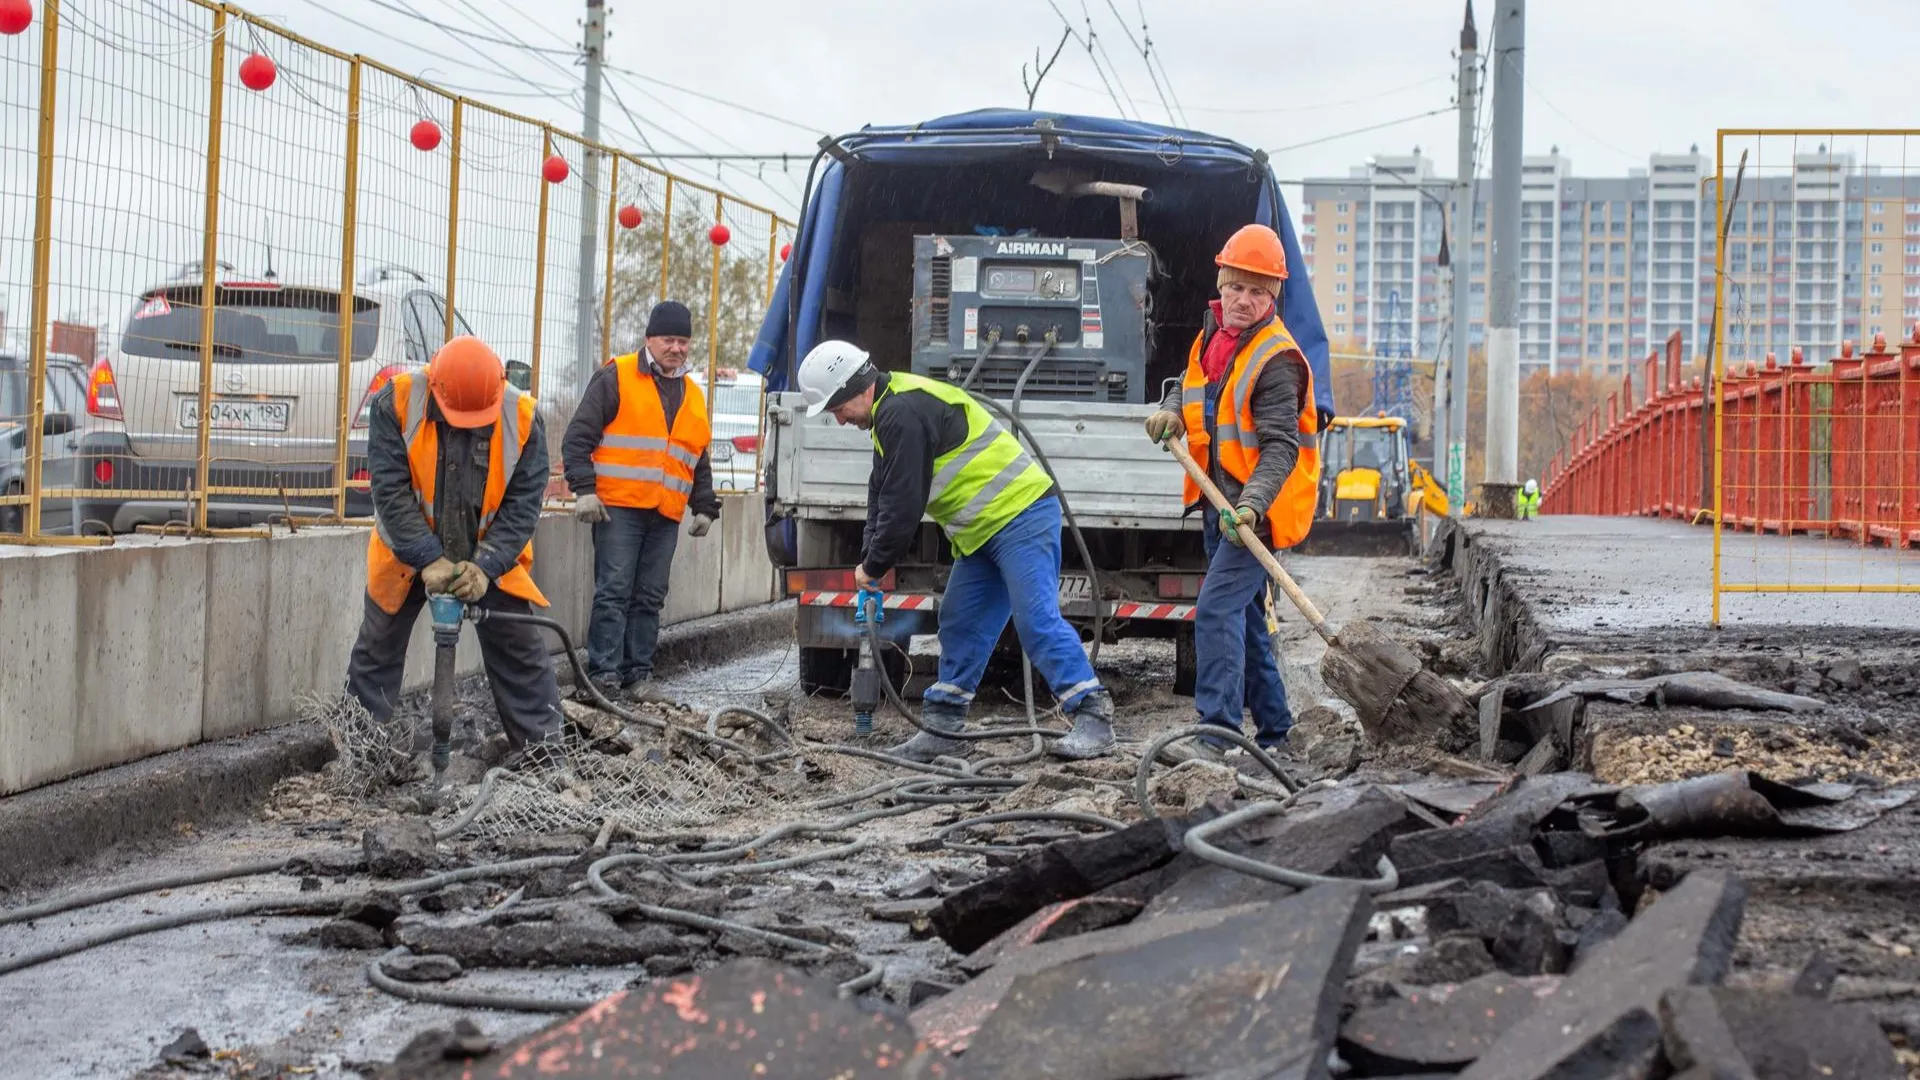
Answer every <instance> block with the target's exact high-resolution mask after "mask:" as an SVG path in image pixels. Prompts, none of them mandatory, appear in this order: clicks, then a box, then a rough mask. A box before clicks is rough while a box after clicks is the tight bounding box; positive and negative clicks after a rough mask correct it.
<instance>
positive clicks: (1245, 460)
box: [1180, 315, 1320, 548]
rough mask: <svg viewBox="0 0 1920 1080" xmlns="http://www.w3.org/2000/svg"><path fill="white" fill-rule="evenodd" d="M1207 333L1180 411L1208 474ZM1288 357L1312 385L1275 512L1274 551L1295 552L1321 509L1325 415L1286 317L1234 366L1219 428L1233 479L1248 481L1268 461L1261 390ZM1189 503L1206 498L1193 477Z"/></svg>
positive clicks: (1196, 351)
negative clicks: (1257, 413)
mask: <svg viewBox="0 0 1920 1080" xmlns="http://www.w3.org/2000/svg"><path fill="white" fill-rule="evenodd" d="M1206 336H1207V335H1206V331H1204V330H1203V331H1201V332H1200V333H1199V334H1198V335H1196V336H1195V337H1194V339H1193V351H1192V352H1190V353H1189V354H1188V356H1187V375H1186V378H1185V379H1184V380H1183V381H1182V383H1181V393H1180V412H1181V416H1182V419H1184V420H1185V421H1186V425H1187V452H1188V453H1190V454H1192V455H1193V460H1194V461H1195V462H1197V463H1199V465H1200V467H1201V468H1202V469H1205V468H1207V467H1208V462H1209V461H1210V460H1211V453H1212V447H1211V446H1210V442H1211V440H1210V439H1209V437H1208V435H1207V415H1206V408H1207V406H1206V402H1207V375H1206V372H1205V371H1204V370H1203V369H1202V368H1201V366H1200V351H1201V349H1202V348H1203V347H1204V345H1205V343H1206V340H1205V339H1206ZM1276 357H1285V358H1287V359H1288V360H1290V361H1292V362H1293V363H1296V364H1299V365H1300V374H1301V376H1302V378H1303V379H1304V380H1305V381H1304V382H1303V383H1302V385H1301V389H1300V456H1299V457H1298V458H1296V459H1295V461H1294V463H1293V471H1292V472H1291V473H1288V474H1287V481H1286V483H1285V484H1282V485H1281V487H1280V494H1279V495H1277V496H1275V497H1274V500H1273V505H1272V506H1270V507H1268V508H1267V523H1268V525H1269V526H1270V527H1271V528H1272V530H1273V540H1272V543H1273V546H1274V547H1276V548H1287V547H1292V546H1293V545H1295V544H1297V543H1299V542H1300V541H1302V540H1305V539H1306V538H1307V530H1308V529H1309V528H1311V527H1312V525H1313V511H1314V506H1315V505H1316V503H1317V502H1318V501H1319V496H1320V434H1319V433H1320V417H1319V414H1318V413H1317V412H1316V411H1315V410H1314V407H1313V369H1312V368H1310V367H1308V366H1307V362H1306V360H1305V359H1304V358H1303V357H1302V356H1301V354H1300V347H1299V346H1298V345H1296V344H1294V341H1293V335H1292V334H1289V333H1288V332H1287V328H1286V326H1285V325H1284V324H1283V323H1281V321H1280V318H1279V316H1278V315H1275V316H1274V318H1273V319H1272V320H1271V321H1269V322H1268V323H1267V325H1265V326H1263V327H1261V328H1260V329H1259V330H1257V331H1255V332H1254V333H1252V334H1249V335H1246V337H1245V338H1244V339H1243V340H1242V341H1241V342H1240V348H1239V351H1238V352H1236V353H1235V354H1234V357H1233V366H1232V367H1231V368H1230V369H1228V371H1227V379H1226V382H1225V383H1224V384H1223V385H1222V386H1221V388H1220V406H1219V413H1218V415H1217V416H1216V417H1215V428H1216V430H1217V434H1218V438H1219V440H1220V467H1221V468H1222V469H1224V470H1226V472H1227V475H1229V476H1231V477H1233V478H1234V479H1235V480H1238V481H1240V482H1241V483H1242V484H1244V483H1246V482H1247V481H1248V479H1250V478H1251V477H1252V476H1253V468H1254V466H1255V465H1258V464H1259V463H1260V437H1259V435H1257V434H1256V433H1255V431H1254V425H1253V387H1254V384H1255V383H1256V382H1258V381H1259V380H1260V372H1261V371H1263V370H1265V369H1266V366H1267V362H1268V361H1269V360H1272V359H1274V358H1276ZM1185 496H1186V500H1187V505H1189V506H1191V505H1193V504H1195V503H1197V502H1199V501H1201V498H1202V496H1201V493H1200V485H1198V484H1196V483H1194V482H1193V478H1192V477H1191V476H1189V477H1187V478H1186V490H1185Z"/></svg>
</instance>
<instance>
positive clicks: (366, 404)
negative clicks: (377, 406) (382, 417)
mask: <svg viewBox="0 0 1920 1080" xmlns="http://www.w3.org/2000/svg"><path fill="white" fill-rule="evenodd" d="M406 370H407V369H406V368H405V367H403V366H401V365H399V364H388V365H387V366H386V367H383V368H381V369H380V370H379V371H376V372H374V373H373V381H372V382H370V383H368V384H367V392H366V394H365V395H364V396H362V397H361V398H360V408H359V409H357V410H355V411H354V414H353V426H354V427H355V428H364V427H366V426H367V417H368V416H370V415H372V412H373V397H374V395H375V394H378V393H379V392H380V391H381V390H383V389H385V388H386V385H387V384H388V383H390V382H392V381H393V377H394V376H395V375H400V374H404V373H405V372H406Z"/></svg>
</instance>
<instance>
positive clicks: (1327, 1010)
mask: <svg viewBox="0 0 1920 1080" xmlns="http://www.w3.org/2000/svg"><path fill="white" fill-rule="evenodd" d="M1371 911H1372V905H1371V904H1370V903H1369V902H1368V900H1367V897H1366V894H1365V893H1364V892H1363V891H1361V889H1360V887H1359V886H1357V885H1350V884H1345V883H1340V884H1330V885H1320V886H1316V887H1314V888H1312V889H1309V890H1307V891H1305V892H1303V893H1300V894H1299V895H1297V896H1292V897H1288V898H1286V899H1283V900H1277V901H1274V902H1272V903H1270V904H1263V905H1259V906H1257V907H1255V908H1253V909H1251V910H1248V911H1245V912H1242V913H1241V914H1239V915H1237V916H1235V917H1234V918H1231V919H1228V920H1226V921H1224V922H1222V923H1219V924H1218V925H1215V926H1213V927H1210V928H1202V929H1194V930H1191V931H1189V932H1186V933H1182V934H1175V935H1171V936H1168V937H1164V938H1160V939H1158V940H1155V941H1151V942H1147V943H1144V944H1141V945H1139V946H1137V947H1134V948H1131V949H1125V950H1121V951H1117V952H1108V953H1101V954H1095V955H1089V956H1085V957H1081V958H1079V959H1076V960H1072V961H1069V962H1067V963H1064V964H1059V965H1056V966H1054V967H1051V968H1048V969H1046V970H1043V971H1038V972H1034V973H1032V974H1029V975H1023V976H1021V977H1020V978H1019V979H1018V980H1017V981H1016V982H1015V983H1014V984H1013V986H1012V989H1011V991H1010V992H1009V993H1008V995H1007V999H1006V1007H1005V1008H1001V1009H997V1010H995V1011H994V1012H993V1014H992V1015H991V1016H989V1017H988V1018H987V1020H986V1022H985V1023H984V1024H982V1025H981V1027H980V1030H979V1032H978V1033H977V1034H976V1035H975V1036H974V1038H973V1040H972V1042H971V1045H970V1046H969V1047H968V1049H967V1053H966V1056H965V1057H964V1058H963V1059H962V1060H961V1075H963V1076H968V1077H981V1078H985V1077H1004V1076H1051V1077H1062V1078H1066V1077H1072V1078H1076V1080H1124V1078H1128V1077H1146V1076H1205V1075H1209V1074H1215V1073H1230V1074H1232V1075H1247V1076H1255V1075H1257V1076H1274V1075H1293V1074H1295V1073H1299V1074H1303V1075H1311V1074H1317V1073H1319V1072H1321V1071H1322V1070H1324V1068H1325V1063H1326V1060H1327V1054H1328V1052H1329V1051H1330V1050H1331V1049H1332V1047H1333V1040H1334V1035H1335V1028H1336V1025H1337V1023H1338V1019H1339V1009H1340V1001H1341V988H1342V982H1343V979H1344V976H1345V974H1346V971H1347V967H1348V965H1349V964H1350V963H1351V962H1352V959H1353V955H1354V951H1355V949H1356V948H1357V947H1358V946H1359V944H1360V940H1361V939H1362V938H1363V937H1364V936H1365V934H1366V926H1367V919H1368V916H1369V915H1370V914H1371ZM1149 925H1150V924H1149ZM1085 936H1092V935H1085ZM1072 940H1084V937H1083V938H1082V939H1069V941H1072ZM952 996H953V995H949V998H950V997H952ZM942 1000H947V999H942ZM936 1004H938V1002H936Z"/></svg>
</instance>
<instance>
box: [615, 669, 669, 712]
mask: <svg viewBox="0 0 1920 1080" xmlns="http://www.w3.org/2000/svg"><path fill="white" fill-rule="evenodd" d="M620 696H621V697H622V698H625V699H626V700H627V701H628V702H630V703H632V704H634V705H678V704H680V702H679V701H677V700H675V699H674V697H673V696H672V695H670V694H668V693H667V692H666V691H664V690H662V689H660V684H658V683H656V682H654V681H653V677H652V676H651V675H649V676H647V677H646V678H643V679H635V680H633V681H632V682H630V683H628V684H626V685H625V686H622V687H621V688H620Z"/></svg>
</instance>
